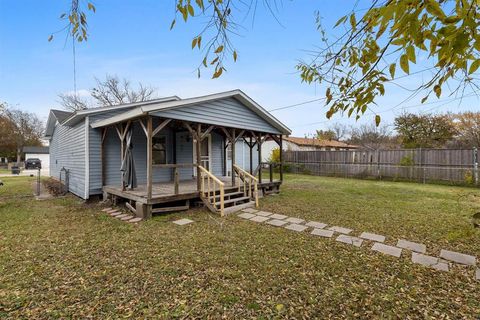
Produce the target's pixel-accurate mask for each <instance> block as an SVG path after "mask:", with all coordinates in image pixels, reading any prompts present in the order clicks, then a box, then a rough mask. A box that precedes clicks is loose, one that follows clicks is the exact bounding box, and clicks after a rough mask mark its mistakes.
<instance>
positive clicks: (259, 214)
mask: <svg viewBox="0 0 480 320" xmlns="http://www.w3.org/2000/svg"><path fill="white" fill-rule="evenodd" d="M255 214H256V215H257V216H262V217H268V216H271V215H272V214H273V213H271V212H267V211H258V212H255Z"/></svg>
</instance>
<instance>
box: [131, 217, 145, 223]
mask: <svg viewBox="0 0 480 320" xmlns="http://www.w3.org/2000/svg"><path fill="white" fill-rule="evenodd" d="M140 221H142V218H133V219H130V220H128V221H127V222H128V223H137V222H140Z"/></svg>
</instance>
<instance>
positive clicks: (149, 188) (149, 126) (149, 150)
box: [147, 116, 153, 202]
mask: <svg viewBox="0 0 480 320" xmlns="http://www.w3.org/2000/svg"><path fill="white" fill-rule="evenodd" d="M152 141H153V134H152V117H151V116H148V118H147V199H148V201H149V202H150V200H152V184H153V168H152V165H153V158H152Z"/></svg>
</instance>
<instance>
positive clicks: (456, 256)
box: [114, 208, 480, 281]
mask: <svg viewBox="0 0 480 320" xmlns="http://www.w3.org/2000/svg"><path fill="white" fill-rule="evenodd" d="M114 211H115V210H114ZM242 212H243V213H241V214H239V215H238V216H239V217H240V218H243V219H248V220H251V221H254V222H257V223H263V222H265V224H268V225H271V226H275V227H283V228H285V229H288V230H292V231H296V232H303V231H305V230H307V229H308V228H313V230H312V231H311V232H310V234H311V235H313V236H318V237H324V238H332V237H333V236H334V234H335V232H337V233H340V235H338V237H337V238H336V239H335V240H336V241H338V242H342V243H346V244H350V245H353V246H356V247H361V246H362V244H363V241H364V240H369V241H374V242H375V243H374V244H373V246H372V247H371V250H373V251H377V252H380V253H383V254H386V255H390V256H393V257H397V258H400V257H401V256H402V251H403V249H407V250H410V251H412V258H411V261H412V263H416V264H420V265H423V266H426V267H429V268H432V269H435V270H439V271H449V269H450V264H449V261H451V262H455V263H459V264H463V265H468V266H476V264H477V260H476V257H474V256H471V255H467V254H463V253H459V252H455V251H449V250H442V251H441V253H440V257H434V256H429V255H426V254H425V253H426V251H427V246H426V245H424V244H423V243H417V242H412V241H408V240H405V239H400V240H398V241H397V245H396V246H391V245H386V244H384V243H383V242H385V240H386V237H385V236H383V235H380V234H375V233H370V232H362V233H361V234H360V236H358V237H355V236H352V235H349V234H350V233H351V232H353V230H352V229H348V228H345V227H340V226H332V227H329V228H326V227H327V224H326V223H322V222H318V221H308V222H307V223H305V222H306V221H305V220H303V219H300V218H295V217H288V216H286V215H283V214H277V213H272V212H267V211H258V210H255V209H253V208H247V209H244V210H242ZM254 213H255V214H254ZM116 214H119V212H116ZM120 216H122V215H120ZM120 216H117V217H120ZM133 220H135V219H132V220H129V222H133ZM182 220H188V219H182ZM179 221H181V220H179ZM188 221H190V222H188V223H191V222H193V221H191V220H188ZM175 223H177V222H175ZM303 223H305V224H303ZM447 260H448V261H447ZM475 279H476V280H478V281H480V267H476V268H475Z"/></svg>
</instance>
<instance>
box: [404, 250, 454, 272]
mask: <svg viewBox="0 0 480 320" xmlns="http://www.w3.org/2000/svg"><path fill="white" fill-rule="evenodd" d="M412 262H413V263H419V264H421V265H424V266H427V267H432V268H434V269H436V270H440V271H448V263H446V262H443V261H440V259H438V258H436V257H432V256H427V255H425V254H422V253H417V252H412Z"/></svg>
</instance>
